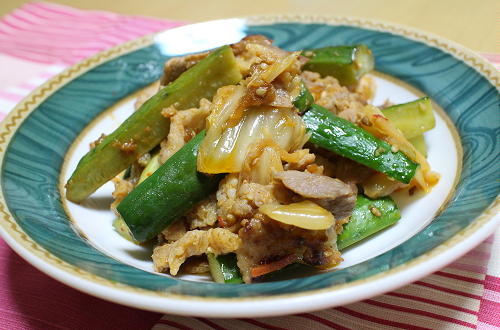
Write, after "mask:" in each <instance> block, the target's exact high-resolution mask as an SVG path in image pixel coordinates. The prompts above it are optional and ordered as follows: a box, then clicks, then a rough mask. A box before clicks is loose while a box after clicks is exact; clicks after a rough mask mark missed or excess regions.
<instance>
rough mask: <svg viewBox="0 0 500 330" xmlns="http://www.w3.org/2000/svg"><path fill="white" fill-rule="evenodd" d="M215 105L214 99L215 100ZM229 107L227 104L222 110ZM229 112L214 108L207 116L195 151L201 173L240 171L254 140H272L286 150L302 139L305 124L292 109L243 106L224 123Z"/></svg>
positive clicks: (296, 146)
mask: <svg viewBox="0 0 500 330" xmlns="http://www.w3.org/2000/svg"><path fill="white" fill-rule="evenodd" d="M214 104H215V106H216V107H217V102H214ZM226 109H227V110H228V111H231V110H232V107H230V106H227V107H225V109H223V110H226ZM229 115H230V114H229ZM227 117H228V116H227V115H226V113H225V112H224V111H219V109H214V110H213V111H212V114H210V116H209V117H208V125H207V127H208V130H207V136H206V137H205V139H204V140H203V143H202V144H201V146H200V150H199V153H198V171H200V172H203V173H211V174H216V173H238V172H241V170H242V168H243V164H244V160H245V156H246V154H247V150H248V149H249V147H250V145H252V144H253V143H256V142H259V141H263V140H272V141H273V142H274V143H276V145H278V146H279V147H280V148H281V149H283V150H284V151H286V152H290V151H295V150H297V149H300V148H301V147H302V146H303V145H304V143H305V137H306V136H307V135H306V127H305V125H304V122H303V121H302V118H301V117H300V116H299V115H298V114H297V113H296V112H295V111H294V110H293V109H277V108H273V107H267V106H261V107H252V108H249V109H246V110H245V111H244V113H243V117H242V118H241V120H240V121H239V122H238V123H237V124H236V125H235V126H232V127H225V126H226V121H225V120H221V118H227Z"/></svg>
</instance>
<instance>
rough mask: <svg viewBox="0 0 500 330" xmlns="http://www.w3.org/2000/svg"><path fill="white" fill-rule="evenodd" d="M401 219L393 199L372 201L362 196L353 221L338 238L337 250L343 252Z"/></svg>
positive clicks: (359, 197) (358, 201)
mask: <svg viewBox="0 0 500 330" xmlns="http://www.w3.org/2000/svg"><path fill="white" fill-rule="evenodd" d="M400 218H401V213H400V212H399V208H398V206H397V205H396V203H395V202H394V201H393V200H392V198H390V197H383V198H379V199H370V198H368V197H366V196H364V195H361V194H360V195H358V199H357V200H356V206H355V207H354V210H353V212H352V216H351V221H349V222H348V223H347V224H345V225H344V230H343V231H342V233H341V234H340V235H339V236H338V237H337V248H338V249H339V250H343V249H345V248H346V247H348V246H350V245H352V244H354V243H357V242H359V241H361V240H363V239H365V238H367V237H368V236H370V235H373V234H374V233H376V232H379V231H381V230H382V229H384V228H386V227H388V226H390V225H392V224H394V223H396V222H397V221H398V220H399V219H400Z"/></svg>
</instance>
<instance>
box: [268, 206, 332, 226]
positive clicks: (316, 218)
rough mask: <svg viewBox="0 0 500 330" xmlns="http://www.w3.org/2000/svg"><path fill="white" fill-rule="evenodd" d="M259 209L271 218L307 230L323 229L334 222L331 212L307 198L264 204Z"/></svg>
mask: <svg viewBox="0 0 500 330" xmlns="http://www.w3.org/2000/svg"><path fill="white" fill-rule="evenodd" d="M259 211H260V212H261V213H263V214H265V215H267V216H268V217H269V218H271V219H273V220H276V221H279V222H281V223H285V224H287V225H292V226H295V227H299V228H303V229H308V230H325V229H328V228H330V227H331V226H332V225H333V224H334V223H335V218H334V216H333V214H331V213H330V212H328V211H327V210H325V209H324V208H322V207H321V206H319V205H318V204H316V203H314V202H311V201H308V200H305V201H302V202H299V203H292V204H288V205H279V204H265V205H262V206H261V207H260V208H259Z"/></svg>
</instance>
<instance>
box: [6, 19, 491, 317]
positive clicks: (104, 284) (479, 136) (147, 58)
mask: <svg viewBox="0 0 500 330" xmlns="http://www.w3.org/2000/svg"><path fill="white" fill-rule="evenodd" d="M248 34H264V35H266V36H268V37H270V38H272V39H273V40H275V44H276V45H278V46H280V47H282V48H285V49H287V50H299V49H304V48H317V47H322V46H326V45H332V44H359V43H363V44H366V45H368V46H369V47H370V48H371V49H372V50H373V52H374V55H375V58H376V71H377V72H376V73H375V74H374V77H373V78H374V79H375V80H376V82H377V84H378V85H379V86H380V91H379V92H377V93H378V94H377V98H376V100H378V101H377V102H379V103H378V104H380V103H382V102H383V101H384V98H386V97H390V98H391V100H393V101H397V102H402V101H405V100H409V99H411V98H415V97H418V96H421V95H428V96H430V97H431V99H432V100H433V102H434V105H435V108H436V109H437V110H438V111H437V115H438V116H437V117H438V125H437V127H436V131H435V132H432V131H431V133H429V135H426V141H427V142H428V144H429V145H430V150H429V153H430V154H429V161H430V163H431V166H432V167H433V168H436V169H437V171H438V172H440V174H441V175H442V180H441V181H440V186H439V185H438V188H435V191H434V190H433V192H432V193H431V194H429V195H428V196H423V197H422V199H412V200H404V199H402V200H403V204H405V205H404V206H403V218H402V219H401V221H400V223H401V225H399V224H398V226H397V227H394V228H390V229H388V230H386V231H385V232H383V233H381V234H380V235H377V237H375V238H374V239H371V240H369V241H368V242H366V243H362V244H361V245H360V246H356V247H354V248H352V249H349V250H348V251H346V254H345V262H344V263H343V264H342V265H341V267H339V269H336V270H332V271H327V272H322V273H319V274H316V275H312V276H307V277H301V278H294V279H288V280H282V281H276V282H269V283H257V284H250V285H222V284H217V283H210V282H207V281H204V279H203V278H202V277H200V278H196V277H189V276H187V277H181V278H173V277H170V276H167V275H164V274H156V273H154V272H152V271H151V269H150V262H149V261H147V259H148V257H147V256H145V255H144V253H143V252H144V251H142V252H141V251H135V252H137V253H135V252H134V251H132V252H130V253H128V254H126V255H125V254H124V252H123V250H124V249H123V248H122V247H127V248H128V246H127V245H126V243H124V242H122V241H120V239H121V238H120V237H119V236H117V234H116V233H114V232H112V229H109V227H111V224H110V221H111V220H110V219H111V218H110V213H109V212H110V211H109V210H105V209H104V208H103V209H99V207H98V205H100V204H99V202H101V204H102V203H104V204H105V203H108V204H109V199H106V197H105V196H106V195H97V197H95V196H94V197H93V199H92V198H91V199H90V200H91V201H93V202H89V204H84V205H83V206H79V205H74V204H72V203H69V202H67V201H66V200H65V198H64V195H63V194H62V192H63V191H64V187H63V185H64V181H65V179H66V178H67V176H68V175H69V174H68V173H69V172H70V171H72V170H73V168H74V166H75V162H76V160H77V159H78V158H79V157H81V156H82V154H83V152H85V148H88V141H91V140H92V139H94V140H95V139H96V138H97V137H98V135H97V136H95V134H98V132H99V131H101V132H102V130H106V129H109V128H110V127H116V125H117V123H119V121H120V120H119V119H116V116H120V115H122V114H123V113H127V111H130V109H131V104H132V103H133V100H132V97H133V96H134V95H136V94H137V92H138V91H140V90H142V89H144V88H147V86H148V85H150V84H151V83H153V82H154V81H155V80H157V79H158V78H159V77H160V75H161V73H162V68H163V63H164V62H165V60H166V59H168V58H170V57H172V56H178V55H183V54H186V53H192V52H197V51H202V50H207V49H212V48H214V47H217V46H220V45H222V44H227V43H232V42H236V41H238V40H239V39H241V38H242V37H244V36H245V35H248ZM499 88H500V75H499V73H498V71H497V70H496V69H495V68H494V67H493V66H492V65H491V64H490V63H488V62H487V61H485V60H484V59H482V58H481V57H480V56H478V55H476V54H475V53H473V52H472V51H470V50H468V49H466V48H464V47H462V46H460V45H457V44H455V43H453V42H450V41H448V40H445V39H443V38H441V37H438V36H435V35H432V34H429V33H425V32H421V31H417V30H414V29H411V28H408V27H403V26H399V25H393V24H389V23H382V22H377V21H372V20H366V19H357V18H345V17H311V16H293V17H291V16H271V17H253V18H241V19H240V18H238V19H228V20H220V21H212V22H206V23H199V24H192V25H188V26H184V27H180V28H176V29H172V30H168V31H165V32H162V33H159V34H156V35H153V36H146V37H143V38H141V39H137V40H134V41H132V42H129V43H126V44H123V45H120V46H118V47H115V48H113V49H110V50H108V51H105V52H102V53H100V54H98V55H96V56H94V57H92V58H90V59H87V60H85V61H83V62H80V63H79V64H77V65H75V66H73V67H71V68H69V69H68V70H66V71H64V72H63V73H62V74H60V75H58V76H57V77H55V78H53V79H52V80H50V81H49V82H47V83H46V84H44V85H43V86H41V87H40V88H38V89H37V90H36V91H34V92H33V93H32V94H31V95H30V96H28V97H27V98H26V99H25V100H23V101H22V102H21V103H20V104H19V105H18V106H17V107H16V108H15V109H14V110H13V111H12V113H11V114H10V115H9V116H8V117H7V118H6V119H5V120H4V121H3V122H2V127H1V133H0V148H1V154H0V156H1V157H2V163H1V169H0V175H1V184H2V191H1V196H0V211H1V213H2V221H1V222H0V233H1V235H2V237H3V238H4V239H5V241H6V242H7V243H8V244H9V245H10V246H11V247H12V248H13V249H14V250H15V251H16V252H17V253H19V254H20V255H21V256H22V257H24V258H25V259H26V260H28V261H29V262H30V263H32V264H33V265H34V266H36V267H37V268H38V269H40V270H42V271H43V272H45V273H47V274H48V275H50V276H52V277H54V278H56V279H58V280H60V281H61V282H63V283H66V284H68V285H70V286H72V287H74V288H76V289H78V290H81V291H84V292H87V293H89V294H92V295H95V296H97V297H100V298H103V299H107V300H110V301H114V302H117V303H121V304H125V305H129V306H134V307H137V308H142V309H148V310H153V311H158V312H166V313H175V314H183V315H197V316H213V317H244V316H247V317H255V316H271V315H281V314H290V313H296V312H304V311H311V310H317V309H321V308H327V307H331V306H337V305H342V304H347V303H351V302H354V301H358V300H361V299H365V298H368V297H371V296H374V295H377V294H381V293H383V292H386V291H389V290H393V289H396V288H398V287H400V286H403V285H405V284H408V283H410V282H412V281H415V280H417V279H418V278H421V277H423V276H425V275H427V274H429V273H431V272H433V271H435V270H437V269H439V268H440V267H443V266H445V265H446V264H448V263H450V262H451V261H452V260H454V259H456V258H458V257H460V256H461V255H463V254H464V253H466V252H467V251H468V250H470V249H472V248H473V247H474V246H476V245H477V244H479V243H480V242H481V241H482V240H484V239H485V238H486V237H487V236H488V235H489V234H491V233H492V232H493V230H494V229H495V228H496V226H497V225H498V222H499V220H500V217H499V216H498V210H499V199H498V195H499V191H500V181H499V180H498V173H500V162H498V156H499V141H500V136H499V135H500V116H499V113H500V112H499V110H500V109H499V106H500V94H499ZM131 95H132V96H131ZM376 104H377V103H376ZM440 109H441V110H440ZM89 139H90V140H89ZM104 191H105V193H108V195H109V191H108V190H106V188H104ZM92 203H93V204H92ZM94 215H95V216H94ZM101 216H102V219H103V220H102V221H101V220H99V219H98V218H100V217H101ZM127 248H125V250H126V249H127ZM132 249H133V248H132ZM366 251H372V253H373V254H367V253H366ZM141 253H142V254H141Z"/></svg>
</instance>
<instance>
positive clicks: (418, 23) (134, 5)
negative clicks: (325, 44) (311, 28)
mask: <svg viewBox="0 0 500 330" xmlns="http://www.w3.org/2000/svg"><path fill="white" fill-rule="evenodd" d="M25 2H26V1H22V0H3V1H0V15H2V16H3V15H5V14H7V13H8V12H10V11H12V10H13V9H14V8H16V7H19V6H21V5H22V4H23V3H25ZM51 2H54V3H60V4H65V5H70V6H73V7H77V8H81V9H94V10H108V11H113V12H117V13H121V14H129V15H130V14H134V15H145V16H152V17H158V18H163V19H173V20H181V21H186V22H198V21H205V20H211V19H217V18H228V17H235V16H246V15H259V14H278V13H295V14H297V13H301V14H323V15H341V16H358V17H364V18H372V19H378V20H384V21H388V22H393V23H399V24H404V25H408V26H412V27H415V28H418V29H421V30H425V31H428V32H432V33H435V34H439V35H441V36H443V37H446V38H448V39H451V40H453V41H456V42H459V43H461V44H463V45H465V46H467V47H469V48H471V49H473V50H475V51H480V52H490V53H500V33H499V32H500V19H499V13H500V1H498V0H481V1H471V0H460V1H457V0H403V1H402V0H273V1H269V0H252V1H251V2H249V3H250V4H251V5H248V4H247V3H246V2H243V1H238V0H229V1H228V0H211V1H201V0H198V1H197V0H193V1H189V2H181V1H178V0H148V1H147V2H144V1H137V0H120V1H115V0H54V1H51Z"/></svg>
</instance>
